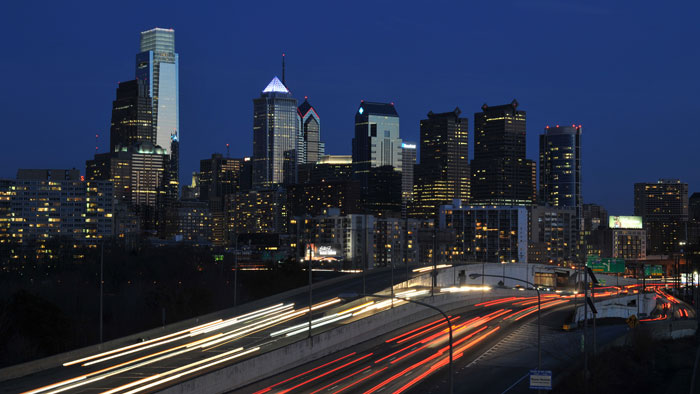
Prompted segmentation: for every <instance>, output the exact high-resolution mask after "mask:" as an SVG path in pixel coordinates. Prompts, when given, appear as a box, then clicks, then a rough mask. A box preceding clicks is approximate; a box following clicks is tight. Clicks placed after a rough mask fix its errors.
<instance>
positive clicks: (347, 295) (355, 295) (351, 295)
mask: <svg viewBox="0 0 700 394" xmlns="http://www.w3.org/2000/svg"><path fill="white" fill-rule="evenodd" d="M358 297H376V298H385V299H392V300H393V299H394V298H395V299H397V300H401V301H406V302H410V303H413V304H418V305H422V306H424V307H426V308H430V309H434V310H436V311H438V312H440V314H442V316H443V317H444V318H445V320H447V328H449V332H450V379H449V381H450V383H449V384H450V394H452V393H454V379H453V376H452V322H451V321H450V317H449V316H447V314H446V313H445V312H444V311H443V310H442V309H440V308H438V307H436V306H434V305H430V304H426V303H425V302H420V301H416V300H412V299H410V298H404V297H392V296H386V295H382V294H364V293H341V294H338V298H343V299H351V298H358Z"/></svg>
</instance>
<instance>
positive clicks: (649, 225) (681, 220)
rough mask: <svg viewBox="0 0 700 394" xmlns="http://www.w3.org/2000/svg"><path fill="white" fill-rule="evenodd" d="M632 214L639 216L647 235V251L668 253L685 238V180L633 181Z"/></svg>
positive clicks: (657, 253) (686, 212) (686, 201)
mask: <svg viewBox="0 0 700 394" xmlns="http://www.w3.org/2000/svg"><path fill="white" fill-rule="evenodd" d="M634 214H635V215H637V216H641V217H642V219H643V221H644V229H645V230H646V235H647V245H646V246H647V248H648V250H647V254H652V255H660V254H666V255H670V254H673V253H676V252H678V251H680V243H681V241H686V225H687V222H688V184H687V183H682V182H681V181H679V180H677V179H660V180H659V181H658V182H656V183H635V184H634Z"/></svg>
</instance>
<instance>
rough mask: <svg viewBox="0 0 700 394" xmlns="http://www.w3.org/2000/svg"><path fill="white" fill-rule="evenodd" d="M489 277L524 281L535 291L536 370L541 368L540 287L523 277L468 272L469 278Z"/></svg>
mask: <svg viewBox="0 0 700 394" xmlns="http://www.w3.org/2000/svg"><path fill="white" fill-rule="evenodd" d="M480 276H481V277H491V278H503V279H510V280H514V281H517V282H522V283H525V284H526V285H528V286H532V287H533V288H534V289H535V291H536V292H537V370H541V369H542V335H541V329H540V328H541V313H540V312H541V310H542V308H541V306H542V304H541V303H540V289H538V288H537V286H535V285H534V284H532V283H530V282H528V281H526V280H524V279H518V278H513V277H511V276H498V275H484V274H469V278H471V279H476V278H478V277H480ZM504 284H505V283H504Z"/></svg>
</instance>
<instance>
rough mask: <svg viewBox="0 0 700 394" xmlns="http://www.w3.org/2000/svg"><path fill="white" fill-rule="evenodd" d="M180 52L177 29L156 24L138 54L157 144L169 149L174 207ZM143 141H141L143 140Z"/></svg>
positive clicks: (169, 203)
mask: <svg viewBox="0 0 700 394" xmlns="http://www.w3.org/2000/svg"><path fill="white" fill-rule="evenodd" d="M178 70H179V56H178V54H177V53H175V30H173V29H161V28H154V29H151V30H147V31H144V32H141V49H140V52H139V53H138V54H137V55H136V79H138V80H142V81H144V83H145V85H146V87H147V93H148V95H149V96H150V98H151V112H152V115H153V128H154V130H155V141H149V142H153V143H154V144H155V145H157V146H159V147H161V148H162V149H163V150H165V152H166V154H167V155H168V159H169V161H168V164H167V167H166V168H165V174H164V176H165V178H164V184H165V200H164V205H165V208H167V209H172V208H174V205H175V203H176V202H177V198H178V195H179V186H180V179H179V178H180V98H179V97H180V93H179V92H180V90H179V71H178ZM139 142H141V141H139Z"/></svg>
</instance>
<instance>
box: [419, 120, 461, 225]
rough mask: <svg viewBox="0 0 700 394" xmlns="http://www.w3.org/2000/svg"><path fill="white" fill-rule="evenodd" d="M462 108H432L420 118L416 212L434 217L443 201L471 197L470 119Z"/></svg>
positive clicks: (446, 202)
mask: <svg viewBox="0 0 700 394" xmlns="http://www.w3.org/2000/svg"><path fill="white" fill-rule="evenodd" d="M461 113H462V111H460V110H459V108H455V110H454V111H451V112H444V113H439V114H436V113H433V111H430V112H428V119H423V120H421V122H420V164H419V165H418V167H417V171H416V182H415V188H414V194H415V196H414V205H413V206H414V208H413V210H412V211H413V212H412V216H416V217H420V218H433V217H435V215H436V214H437V212H438V209H439V207H440V205H443V204H449V203H451V202H452V200H453V199H460V200H461V201H463V203H464V204H467V203H468V201H469V120H468V119H467V118H460V117H459V115H460V114H461Z"/></svg>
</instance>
